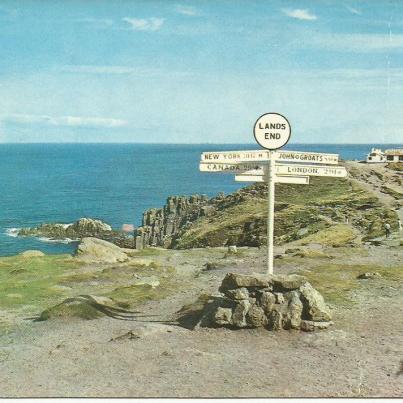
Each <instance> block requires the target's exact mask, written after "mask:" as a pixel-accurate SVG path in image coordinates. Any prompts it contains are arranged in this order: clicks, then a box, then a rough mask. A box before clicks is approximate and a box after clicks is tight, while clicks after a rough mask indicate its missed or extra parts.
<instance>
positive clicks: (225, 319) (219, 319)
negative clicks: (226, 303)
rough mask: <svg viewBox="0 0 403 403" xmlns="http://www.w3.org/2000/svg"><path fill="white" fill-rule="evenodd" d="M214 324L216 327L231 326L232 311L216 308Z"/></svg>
mask: <svg viewBox="0 0 403 403" xmlns="http://www.w3.org/2000/svg"><path fill="white" fill-rule="evenodd" d="M214 323H216V324H217V325H221V326H222V325H231V324H232V309H231V308H223V307H220V306H219V307H218V308H217V310H216V312H215V314H214Z"/></svg>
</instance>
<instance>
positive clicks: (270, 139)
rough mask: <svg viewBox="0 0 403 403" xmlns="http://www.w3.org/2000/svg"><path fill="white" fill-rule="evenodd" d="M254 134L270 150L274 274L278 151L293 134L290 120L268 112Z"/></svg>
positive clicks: (269, 219) (269, 225)
mask: <svg viewBox="0 0 403 403" xmlns="http://www.w3.org/2000/svg"><path fill="white" fill-rule="evenodd" d="M253 132H254V136H255V139H256V141H257V143H258V144H260V145H261V146H262V147H263V148H266V149H267V150H269V164H268V172H267V192H268V195H267V196H268V197H267V199H268V212H267V213H268V214H267V273H268V274H273V271H274V270H273V269H274V194H275V180H276V152H275V151H274V150H277V149H279V148H281V147H283V146H284V145H285V144H287V143H288V140H289V139H290V136H291V126H290V123H289V122H288V120H287V119H286V118H285V117H284V116H282V115H280V114H278V113H266V114H264V115H262V116H260V118H259V119H258V120H257V121H256V123H255V126H254V129H253Z"/></svg>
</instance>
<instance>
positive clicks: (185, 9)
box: [175, 4, 200, 17]
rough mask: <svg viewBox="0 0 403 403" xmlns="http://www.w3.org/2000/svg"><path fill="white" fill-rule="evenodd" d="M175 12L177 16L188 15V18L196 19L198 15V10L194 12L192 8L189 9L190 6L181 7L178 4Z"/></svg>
mask: <svg viewBox="0 0 403 403" xmlns="http://www.w3.org/2000/svg"><path fill="white" fill-rule="evenodd" d="M175 10H176V12H177V13H179V14H183V15H188V16H190V17H196V16H198V15H200V13H199V11H198V10H196V9H195V8H194V7H190V6H183V5H180V4H178V5H177V6H176V7H175Z"/></svg>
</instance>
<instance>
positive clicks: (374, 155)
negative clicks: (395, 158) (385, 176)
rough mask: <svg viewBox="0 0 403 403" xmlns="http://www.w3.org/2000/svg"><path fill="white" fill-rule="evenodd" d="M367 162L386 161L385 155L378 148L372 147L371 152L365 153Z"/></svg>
mask: <svg viewBox="0 0 403 403" xmlns="http://www.w3.org/2000/svg"><path fill="white" fill-rule="evenodd" d="M367 162H368V163H375V162H386V157H385V155H384V153H383V152H382V150H381V149H380V148H372V149H371V152H370V153H369V154H368V155H367Z"/></svg>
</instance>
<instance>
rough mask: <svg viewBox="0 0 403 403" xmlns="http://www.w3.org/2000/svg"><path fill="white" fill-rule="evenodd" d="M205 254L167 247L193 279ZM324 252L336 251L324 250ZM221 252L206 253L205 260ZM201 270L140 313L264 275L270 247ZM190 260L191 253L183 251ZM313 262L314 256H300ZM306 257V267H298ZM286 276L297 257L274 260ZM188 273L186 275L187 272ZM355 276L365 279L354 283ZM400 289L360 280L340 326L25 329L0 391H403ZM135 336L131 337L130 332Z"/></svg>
mask: <svg viewBox="0 0 403 403" xmlns="http://www.w3.org/2000/svg"><path fill="white" fill-rule="evenodd" d="M201 252H202V250H195V251H184V252H176V251H169V252H168V255H169V259H171V260H173V261H175V260H176V259H180V260H181V262H182V264H179V266H181V267H182V268H183V269H186V271H187V272H189V273H190V272H192V270H189V269H190V268H191V266H189V263H185V264H183V261H184V260H187V261H188V262H189V261H193V264H194V267H193V268H194V270H193V274H194V273H195V270H196V267H197V266H199V265H201V264H202V262H203V261H206V257H205V255H206V254H205V253H204V254H203V253H201ZM327 252H329V251H327ZM224 253H225V251H224V250H223V249H219V248H218V249H214V250H209V252H208V254H209V261H214V260H219V259H222V256H223V255H224ZM244 253H245V255H244V257H243V258H242V259H235V258H234V259H233V260H229V261H227V260H226V266H228V267H223V268H220V269H219V270H213V271H208V272H203V273H200V274H199V275H198V276H197V277H196V278H193V274H192V275H191V274H189V276H191V277H192V282H189V283H188V284H189V285H188V286H187V287H186V288H185V289H183V290H182V291H181V292H180V293H178V294H176V295H175V296H172V297H169V298H167V299H165V300H161V301H151V302H148V303H146V304H144V305H143V306H142V307H141V310H142V311H143V312H145V313H156V312H157V313H158V314H160V315H161V318H165V319H169V318H170V317H171V316H172V314H173V313H174V312H175V311H177V310H178V309H179V308H180V307H181V306H182V305H183V304H185V303H189V302H191V301H193V300H194V299H195V298H196V297H197V296H198V295H199V294H200V292H201V290H204V291H210V292H215V291H216V290H217V287H218V285H219V283H220V281H221V279H222V278H223V276H224V274H225V272H227V271H238V272H250V271H263V270H264V269H263V268H264V250H258V249H253V248H250V249H246V250H245V251H244ZM184 255H185V256H184ZM343 255H345V251H342V250H337V249H334V250H332V251H331V256H332V259H331V260H335V261H337V262H338V263H341V261H344V262H345V263H346V264H349V263H352V262H353V263H357V262H358V263H360V264H361V263H362V264H366V263H368V262H374V261H375V262H385V256H386V255H388V256H389V259H388V260H387V264H388V265H391V266H393V265H396V264H399V262H400V264H401V261H402V253H401V249H397V248H396V249H395V250H394V252H393V253H391V250H390V249H388V248H387V247H376V248H375V247H373V248H370V249H369V250H368V251H366V252H365V253H357V254H354V255H353V256H352V257H345V256H344V257H343ZM300 261H301V264H300V265H299V267H301V268H304V267H311V266H313V265H315V264H316V263H315V262H317V259H316V260H314V259H305V258H304V259H300ZM302 262H303V263H302ZM276 267H277V269H278V271H279V272H283V273H284V272H289V271H290V270H292V269H295V267H296V264H295V259H294V260H292V259H291V260H290V261H288V260H287V259H279V260H278V261H277V262H276ZM189 276H188V277H189ZM357 281H358V280H357ZM402 291H403V284H402V283H401V282H400V283H396V282H394V283H391V282H390V281H386V280H384V279H378V280H364V281H361V282H360V284H359V286H358V288H356V289H355V290H354V293H353V294H352V295H351V299H352V301H354V304H349V305H344V306H343V304H342V305H340V306H336V305H333V306H332V305H331V307H332V308H333V309H332V311H333V312H332V313H333V315H334V322H335V324H334V326H333V327H331V328H330V329H329V330H325V331H318V332H314V333H304V332H299V331H281V332H269V331H267V330H263V329H260V330H242V331H232V330H228V329H198V330H194V331H191V330H187V329H184V328H181V327H178V326H175V325H167V324H161V323H149V322H148V323H147V322H146V323H144V322H143V323H142V322H129V321H119V320H115V319H112V318H102V319H98V320H88V321H82V320H73V321H72V320H69V321H66V322H64V321H60V320H54V321H48V322H42V323H34V324H32V323H29V324H27V325H26V326H24V327H22V328H20V330H19V331H17V332H16V333H12V334H10V335H8V336H4V337H3V338H2V339H1V344H0V346H1V347H0V371H1V372H0V374H1V375H0V377H1V383H0V395H1V396H87V397H88V396H132V397H135V396H136V397H138V396H164V397H167V396H170V397H171V396H193V397H195V396H215V397H221V396H226V397H228V396H234V397H240V396H271V397H274V396H402V394H403V372H402V360H403V348H402V346H403V321H402V320H401V308H402V306H403V293H402ZM128 332H130V333H128Z"/></svg>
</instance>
